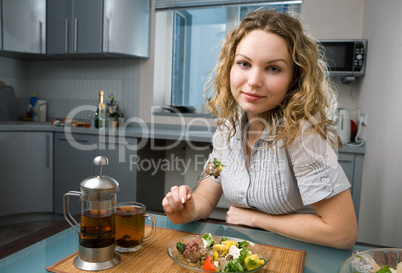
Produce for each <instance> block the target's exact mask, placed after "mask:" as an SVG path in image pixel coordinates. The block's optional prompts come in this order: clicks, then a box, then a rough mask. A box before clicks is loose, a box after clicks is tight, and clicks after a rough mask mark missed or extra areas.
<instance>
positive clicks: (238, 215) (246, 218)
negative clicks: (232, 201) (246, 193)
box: [226, 206, 261, 227]
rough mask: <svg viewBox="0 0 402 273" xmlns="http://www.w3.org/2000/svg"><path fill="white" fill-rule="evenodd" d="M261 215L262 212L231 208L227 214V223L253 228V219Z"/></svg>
mask: <svg viewBox="0 0 402 273" xmlns="http://www.w3.org/2000/svg"><path fill="white" fill-rule="evenodd" d="M259 213H261V212H259V211H256V210H251V209H244V208H239V207H235V206H230V208H229V210H228V211H227V213H226V223H228V224H235V225H244V226H250V227H252V226H253V224H252V223H253V221H252V219H253V218H254V215H258V214H259Z"/></svg>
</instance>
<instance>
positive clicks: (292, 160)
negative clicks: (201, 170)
mask: <svg viewBox="0 0 402 273" xmlns="http://www.w3.org/2000/svg"><path fill="white" fill-rule="evenodd" d="M239 128H241V126H238V128H236V129H237V130H236V135H235V136H234V137H232V138H231V140H230V148H229V147H228V145H227V143H226V133H225V132H224V131H221V130H217V131H216V133H215V135H214V140H213V143H214V149H213V151H212V153H211V154H210V156H209V158H210V159H212V158H217V159H218V160H220V161H222V163H223V164H224V165H225V167H224V168H223V170H222V171H221V175H220V177H219V178H218V179H216V181H217V182H220V183H221V184H222V189H223V193H224V195H225V198H226V199H227V200H228V201H229V202H230V203H231V204H232V205H235V206H238V207H245V208H254V209H258V210H260V211H264V212H266V213H270V214H290V213H296V212H303V213H314V210H313V209H312V207H311V204H313V203H316V202H318V201H320V200H323V199H326V198H330V197H332V196H334V195H336V194H338V193H340V192H342V191H344V190H346V189H348V188H350V183H349V181H348V179H347V177H346V175H345V173H344V171H343V169H342V167H341V166H340V165H339V163H338V161H337V155H336V153H335V151H334V149H332V148H331V146H330V145H329V143H328V142H327V140H326V139H324V138H323V137H322V136H321V135H320V134H318V133H314V134H312V133H311V132H310V130H309V124H308V123H306V125H305V126H304V127H303V130H302V133H301V134H300V135H299V136H298V137H297V138H296V139H295V140H294V141H293V143H292V144H291V145H290V146H288V147H286V148H281V146H283V144H284V143H283V141H278V142H277V143H276V144H275V145H274V146H272V147H268V146H269V144H270V143H269V141H270V138H269V135H268V132H267V131H264V132H263V134H262V135H261V137H260V139H258V140H257V141H256V142H255V143H254V146H253V150H252V154H251V159H250V165H249V170H247V168H246V163H245V162H246V161H245V159H246V156H245V155H246V153H245V152H244V151H245V147H246V146H245V145H246V141H247V137H246V134H245V132H244V131H242V130H240V129H239Z"/></svg>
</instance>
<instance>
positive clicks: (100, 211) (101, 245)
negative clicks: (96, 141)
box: [63, 156, 120, 271]
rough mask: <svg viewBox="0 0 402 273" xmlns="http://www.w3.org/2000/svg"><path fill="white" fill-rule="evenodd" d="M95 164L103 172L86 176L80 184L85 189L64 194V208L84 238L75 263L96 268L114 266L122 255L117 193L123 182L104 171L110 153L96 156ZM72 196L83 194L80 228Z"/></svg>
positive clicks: (67, 216)
mask: <svg viewBox="0 0 402 273" xmlns="http://www.w3.org/2000/svg"><path fill="white" fill-rule="evenodd" d="M93 164H94V165H98V166H99V175H98V176H91V177H88V178H86V179H84V180H83V181H82V182H81V184H80V189H81V191H69V192H68V193H66V194H64V197H63V210H64V218H65V219H66V220H67V222H68V223H69V224H70V225H71V226H72V227H73V228H74V229H75V231H77V233H78V236H79V238H80V239H79V246H78V256H77V257H76V258H75V259H74V262H73V263H74V265H75V267H77V268H79V269H82V270H91V271H96V270H104V269H108V268H111V267H113V266H115V265H117V264H118V263H119V262H120V256H119V255H118V254H117V253H116V252H115V212H116V194H117V192H118V191H119V183H118V182H117V181H116V180H115V179H113V178H112V177H109V176H105V175H102V166H104V165H107V164H109V160H108V159H107V158H106V157H104V156H98V157H95V158H94V161H93ZM70 196H79V197H80V201H81V228H80V229H81V230H80V231H78V229H77V228H76V227H75V226H76V225H77V226H78V223H77V221H75V219H74V218H73V217H72V216H71V213H70V208H69V197H70ZM66 209H67V213H66ZM70 220H71V221H70ZM73 223H74V224H73Z"/></svg>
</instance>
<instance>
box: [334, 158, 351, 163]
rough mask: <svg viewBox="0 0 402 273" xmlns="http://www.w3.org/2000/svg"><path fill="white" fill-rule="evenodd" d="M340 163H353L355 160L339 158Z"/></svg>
mask: <svg viewBox="0 0 402 273" xmlns="http://www.w3.org/2000/svg"><path fill="white" fill-rule="evenodd" d="M338 161H340V162H353V160H351V159H339V158H338Z"/></svg>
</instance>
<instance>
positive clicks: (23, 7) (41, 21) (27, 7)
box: [3, 0, 46, 53]
mask: <svg viewBox="0 0 402 273" xmlns="http://www.w3.org/2000/svg"><path fill="white" fill-rule="evenodd" d="M3 50H7V51H13V52H23V53H46V0H3Z"/></svg>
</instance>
